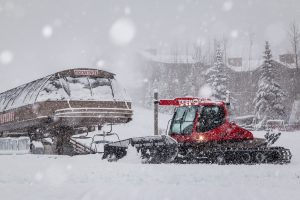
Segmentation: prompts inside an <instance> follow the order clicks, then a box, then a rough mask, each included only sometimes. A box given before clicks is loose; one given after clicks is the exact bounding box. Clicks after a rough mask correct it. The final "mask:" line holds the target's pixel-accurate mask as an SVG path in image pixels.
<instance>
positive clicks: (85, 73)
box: [74, 69, 98, 76]
mask: <svg viewBox="0 0 300 200" xmlns="http://www.w3.org/2000/svg"><path fill="white" fill-rule="evenodd" d="M74 75H75V76H97V75H98V70H89V69H74Z"/></svg>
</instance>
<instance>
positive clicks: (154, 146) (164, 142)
mask: <svg viewBox="0 0 300 200" xmlns="http://www.w3.org/2000/svg"><path fill="white" fill-rule="evenodd" d="M129 145H131V146H132V147H134V148H135V149H136V150H137V152H138V153H139V154H140V157H141V160H142V162H144V163H168V162H171V161H173V160H174V158H175V157H176V156H177V153H178V144H177V142H176V141H175V140H174V139H173V138H171V137H169V136H166V135H160V136H148V137H135V138H129V139H126V140H121V141H117V142H112V143H109V144H106V145H105V146H104V155H103V157H102V158H103V159H108V160H109V161H116V160H119V159H121V158H123V157H125V156H126V155H127V150H128V147H129Z"/></svg>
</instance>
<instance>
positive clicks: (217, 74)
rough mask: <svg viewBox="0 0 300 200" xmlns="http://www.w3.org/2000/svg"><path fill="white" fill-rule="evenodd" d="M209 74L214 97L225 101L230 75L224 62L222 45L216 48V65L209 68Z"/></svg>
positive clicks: (209, 82)
mask: <svg viewBox="0 0 300 200" xmlns="http://www.w3.org/2000/svg"><path fill="white" fill-rule="evenodd" d="M207 75H208V76H209V78H208V80H207V82H208V84H209V86H210V87H211V90H212V91H211V92H212V98H213V99H215V100H222V101H225V99H226V91H227V87H228V79H229V78H228V75H227V72H226V69H225V65H224V63H223V55H222V50H221V48H220V45H218V46H217V48H216V57H215V63H214V65H213V66H212V67H211V68H210V69H209V70H208V72H207Z"/></svg>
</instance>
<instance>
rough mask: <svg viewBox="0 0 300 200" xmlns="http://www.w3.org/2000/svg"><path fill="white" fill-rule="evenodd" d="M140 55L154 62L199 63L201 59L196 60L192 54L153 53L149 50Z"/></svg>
mask: <svg viewBox="0 0 300 200" xmlns="http://www.w3.org/2000/svg"><path fill="white" fill-rule="evenodd" d="M140 55H141V56H143V57H144V58H146V59H148V60H151V61H154V62H161V63H169V64H172V63H176V64H180V63H182V64H193V63H198V62H199V60H196V59H195V58H194V57H193V56H192V55H183V54H178V55H167V54H156V55H155V54H152V53H150V52H147V51H142V52H140Z"/></svg>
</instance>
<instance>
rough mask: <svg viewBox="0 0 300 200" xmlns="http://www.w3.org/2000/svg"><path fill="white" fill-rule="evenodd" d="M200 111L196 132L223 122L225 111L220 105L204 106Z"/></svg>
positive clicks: (217, 125) (212, 127) (207, 129)
mask: <svg viewBox="0 0 300 200" xmlns="http://www.w3.org/2000/svg"><path fill="white" fill-rule="evenodd" d="M200 113H201V114H200V117H199V119H198V122H199V123H198V126H197V132H206V131H210V130H212V129H214V128H217V127H219V126H221V125H222V124H223V123H224V122H225V111H224V108H223V107H222V106H215V105H213V106H204V107H202V110H201V112H200Z"/></svg>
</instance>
